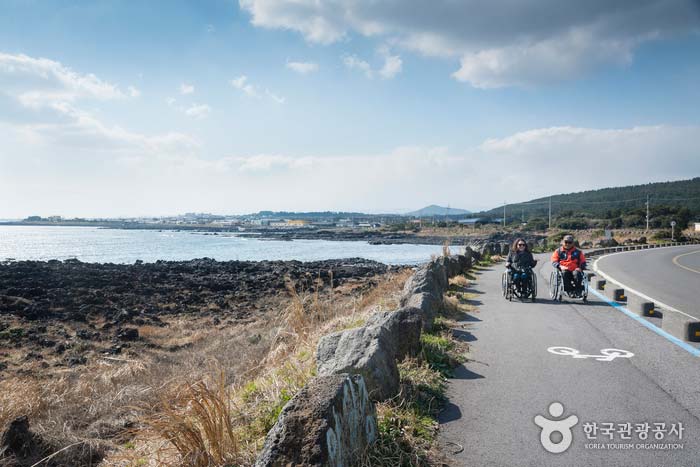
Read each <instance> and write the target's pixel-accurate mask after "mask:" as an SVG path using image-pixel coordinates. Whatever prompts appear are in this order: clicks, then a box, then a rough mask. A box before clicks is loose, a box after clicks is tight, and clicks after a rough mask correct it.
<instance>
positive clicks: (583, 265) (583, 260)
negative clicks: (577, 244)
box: [578, 250, 586, 271]
mask: <svg viewBox="0 0 700 467" xmlns="http://www.w3.org/2000/svg"><path fill="white" fill-rule="evenodd" d="M578 268H579V269H580V270H581V271H583V270H584V269H586V255H584V254H583V250H581V258H580V259H579V262H578Z"/></svg>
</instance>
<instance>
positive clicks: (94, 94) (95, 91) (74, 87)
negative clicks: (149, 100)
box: [0, 53, 124, 108]
mask: <svg viewBox="0 0 700 467" xmlns="http://www.w3.org/2000/svg"><path fill="white" fill-rule="evenodd" d="M0 86H2V90H3V91H4V93H5V94H7V95H10V96H13V97H15V98H17V99H19V100H20V101H21V102H22V104H23V105H25V106H27V107H34V108H38V107H42V106H45V105H48V104H51V103H53V102H72V101H75V100H76V99H98V100H109V99H118V98H123V97H124V94H123V93H122V92H121V91H120V90H119V87H118V86H117V85H115V84H112V83H108V82H106V81H103V80H101V79H99V78H98V77H97V76H95V75H94V74H92V73H88V74H80V73H77V72H75V71H73V70H71V69H70V68H68V67H66V66H64V65H62V64H61V63H59V62H56V61H53V60H49V59H47V58H33V57H29V56H27V55H23V54H19V55H11V54H6V53H0Z"/></svg>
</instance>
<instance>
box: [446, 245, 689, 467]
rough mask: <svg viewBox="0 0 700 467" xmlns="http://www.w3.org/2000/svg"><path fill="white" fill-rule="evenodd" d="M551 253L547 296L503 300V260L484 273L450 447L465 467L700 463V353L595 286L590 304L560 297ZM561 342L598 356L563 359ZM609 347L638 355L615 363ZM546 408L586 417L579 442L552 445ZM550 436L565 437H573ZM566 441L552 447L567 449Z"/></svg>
mask: <svg viewBox="0 0 700 467" xmlns="http://www.w3.org/2000/svg"><path fill="white" fill-rule="evenodd" d="M548 256H549V255H540V256H539V260H540V265H539V266H538V268H537V273H538V279H539V287H538V288H539V291H538V292H539V293H538V301H537V303H531V302H529V301H527V302H519V301H513V302H508V301H506V300H505V299H504V298H503V297H502V295H501V290H500V284H501V273H502V271H503V266H502V265H494V266H492V267H490V268H488V269H486V270H483V271H482V272H481V273H479V274H478V276H477V280H476V283H475V284H474V286H473V289H472V290H471V291H472V292H474V293H475V304H476V305H478V308H479V311H478V312H475V313H472V314H471V315H470V318H468V319H467V320H466V323H467V328H466V330H465V331H466V332H464V331H462V330H459V331H455V332H456V333H458V334H462V335H463V337H464V338H465V339H466V340H469V341H470V342H471V351H470V359H471V360H470V361H469V362H467V363H466V364H464V365H463V366H461V367H459V368H458V369H457V371H456V374H455V378H454V379H452V380H451V382H450V387H449V390H448V395H449V398H450V402H451V403H450V404H449V406H448V408H447V409H446V410H445V411H444V412H443V413H442V414H441V420H440V421H441V423H442V426H441V437H442V442H443V443H444V444H445V445H446V446H447V450H448V451H449V450H452V448H453V447H454V446H455V444H456V445H460V446H462V447H463V450H461V452H457V453H456V454H454V455H453V456H452V459H453V461H454V464H455V465H464V466H474V465H480V466H482V465H492V466H519V465H532V466H543V465H567V466H592V465H606V466H618V465H619V466H623V465H630V466H645V465H664V466H671V465H673V466H690V465H698V458H700V419H699V417H700V390H699V389H698V388H700V371H698V365H699V364H700V359H699V358H700V357H696V356H694V355H692V354H691V353H689V352H688V351H686V350H684V349H682V348H680V347H678V346H677V345H675V344H673V343H672V342H670V341H668V340H666V339H664V338H663V337H661V336H659V335H657V334H655V333H653V332H652V331H650V330H649V329H647V328H645V327H644V326H642V325H641V324H640V323H638V322H637V321H635V320H633V319H631V318H629V317H627V316H626V315H624V314H623V313H622V312H620V311H618V310H616V309H615V308H613V307H611V306H609V305H608V304H607V303H605V302H603V301H602V300H601V299H599V298H598V297H596V296H595V295H593V294H591V295H590V296H589V302H588V303H586V304H584V303H581V302H580V301H572V300H568V301H567V299H566V298H565V299H564V302H561V303H559V302H553V301H551V300H549V294H548V291H547V288H548V283H547V282H548V278H549V274H550V272H551V266H549V264H548ZM552 347H568V348H571V349H574V350H575V351H578V352H579V356H582V355H585V356H588V357H587V358H574V356H572V355H571V354H567V355H558V354H555V353H552V352H550V351H549V350H548V349H550V348H552ZM604 349H620V350H624V351H627V352H628V353H632V354H633V355H632V356H628V357H624V356H619V357H617V358H613V359H610V358H607V359H605V358H604V354H603V353H602V352H601V351H602V350H604ZM565 352H566V351H565ZM608 354H610V353H609V352H608ZM595 355H598V356H599V358H595V357H593V356H595ZM625 355H629V354H625ZM606 360H607V361H606ZM554 402H559V403H561V404H562V405H563V414H561V415H560V416H558V417H557V416H555V415H558V413H557V411H556V409H557V408H559V407H557V406H554V407H552V408H553V409H554V415H551V414H550V413H549V408H550V405H551V404H553V403H554ZM538 415H539V416H542V417H545V418H547V419H550V420H555V421H562V420H564V421H567V423H568V424H569V425H570V424H572V423H575V424H574V425H573V428H571V433H572V437H573V440H572V442H571V445H570V446H569V447H568V449H566V450H563V452H560V453H552V452H549V451H548V450H546V449H545V447H544V446H543V444H542V442H541V432H542V430H543V429H542V428H541V427H540V426H538V425H537V424H536V423H535V417H537V416H538ZM572 415H574V416H575V417H576V418H575V419H571V418H569V417H570V416H572ZM538 421H539V422H540V423H539V425H544V426H545V427H547V426H550V427H551V428H554V429H556V426H557V425H551V424H549V423H547V420H544V421H543V420H542V419H538ZM565 424H566V423H565ZM611 424H612V425H611ZM627 424H629V425H627ZM647 424H648V425H647ZM660 424H664V425H660ZM680 424H682V433H681V434H678V433H676V432H677V431H678V430H679V426H680ZM611 428H612V429H611ZM630 428H631V430H628V429H630ZM562 431H563V432H564V433H565V434H566V432H567V430H566V429H563V430H562ZM546 439H547V437H545V441H546ZM549 439H550V440H551V441H552V442H553V444H556V443H557V442H559V441H560V440H561V439H562V437H561V435H560V434H558V433H555V434H554V435H552V436H551V437H549ZM565 441H566V440H564V444H559V445H555V446H550V450H555V451H556V450H561V449H562V448H563V447H565V445H566V442H565ZM452 443H455V444H452ZM680 445H682V449H681V447H680ZM454 451H460V450H459V449H454Z"/></svg>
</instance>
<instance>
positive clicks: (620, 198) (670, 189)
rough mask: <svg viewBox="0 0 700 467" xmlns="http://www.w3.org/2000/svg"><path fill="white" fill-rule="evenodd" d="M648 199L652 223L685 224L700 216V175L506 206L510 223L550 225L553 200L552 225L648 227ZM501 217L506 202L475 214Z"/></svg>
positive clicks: (666, 226)
mask: <svg viewBox="0 0 700 467" xmlns="http://www.w3.org/2000/svg"><path fill="white" fill-rule="evenodd" d="M647 199H648V200H649V227H651V228H668V227H669V223H670V222H671V221H672V220H675V221H676V222H677V225H678V227H681V228H685V227H686V226H687V224H688V223H689V222H691V221H698V220H700V177H696V178H693V179H690V180H680V181H675V182H660V183H647V184H645V185H633V186H625V187H614V188H603V189H600V190H590V191H582V192H579V193H567V194H559V195H552V196H551V197H546V198H537V199H533V200H530V201H525V202H522V203H513V204H508V205H507V206H506V216H507V219H508V222H509V223H516V222H521V221H522V219H525V221H526V222H528V224H539V225H543V224H544V225H545V226H546V225H547V224H548V222H549V209H550V202H551V212H552V226H557V227H562V228H567V229H576V228H587V227H614V228H621V227H643V226H645V225H646V202H647ZM475 216H476V217H490V218H500V217H502V216H503V206H500V207H497V208H494V209H491V210H490V211H485V212H481V213H478V214H475Z"/></svg>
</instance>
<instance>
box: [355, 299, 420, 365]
mask: <svg viewBox="0 0 700 467" xmlns="http://www.w3.org/2000/svg"><path fill="white" fill-rule="evenodd" d="M366 326H381V327H382V328H383V330H384V331H385V332H386V335H387V336H388V339H389V340H390V341H391V346H392V350H393V352H394V358H395V359H396V360H397V361H399V362H400V361H402V360H403V359H404V358H406V357H415V356H416V355H418V352H419V351H420V334H421V331H422V329H423V317H422V313H421V311H420V310H419V309H418V308H401V309H398V310H396V311H385V312H382V313H376V314H374V315H372V316H371V317H370V318H369V319H368V320H367V323H366Z"/></svg>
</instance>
